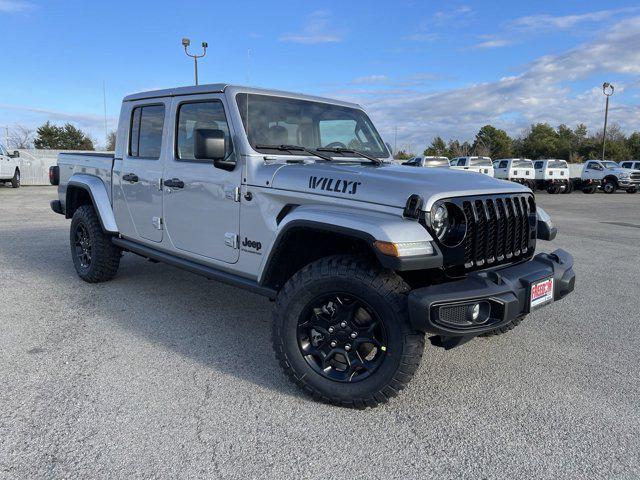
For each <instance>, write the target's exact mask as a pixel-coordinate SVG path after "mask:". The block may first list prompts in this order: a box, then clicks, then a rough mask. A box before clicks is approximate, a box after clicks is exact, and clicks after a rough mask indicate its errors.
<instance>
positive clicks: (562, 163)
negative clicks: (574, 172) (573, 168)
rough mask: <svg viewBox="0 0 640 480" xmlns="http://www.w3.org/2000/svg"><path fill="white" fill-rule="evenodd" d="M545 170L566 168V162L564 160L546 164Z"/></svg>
mask: <svg viewBox="0 0 640 480" xmlns="http://www.w3.org/2000/svg"><path fill="white" fill-rule="evenodd" d="M547 168H568V167H567V162H565V161H564V160H556V161H554V162H549V163H547Z"/></svg>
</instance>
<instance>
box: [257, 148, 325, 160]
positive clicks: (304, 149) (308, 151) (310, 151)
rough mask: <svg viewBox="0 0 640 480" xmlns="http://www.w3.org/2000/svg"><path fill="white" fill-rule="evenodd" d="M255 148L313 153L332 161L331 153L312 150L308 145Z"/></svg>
mask: <svg viewBox="0 0 640 480" xmlns="http://www.w3.org/2000/svg"><path fill="white" fill-rule="evenodd" d="M255 148H257V149H259V150H279V151H282V152H304V153H308V154H309V155H313V156H315V157H320V158H321V159H323V160H326V161H328V162H330V161H331V157H330V156H329V155H322V154H321V153H318V152H316V151H315V150H311V149H309V148H306V147H302V146H300V145H256V146H255Z"/></svg>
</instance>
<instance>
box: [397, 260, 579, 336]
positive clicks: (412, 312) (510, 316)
mask: <svg viewBox="0 0 640 480" xmlns="http://www.w3.org/2000/svg"><path fill="white" fill-rule="evenodd" d="M572 267H573V258H572V257H571V255H570V254H569V253H568V252H565V251H564V250H556V251H555V252H553V253H549V254H547V253H539V254H538V255H536V256H535V257H534V258H532V259H531V260H529V261H527V262H523V263H519V264H516V265H512V266H508V267H504V268H496V269H493V270H485V271H482V272H474V273H471V274H469V275H468V276H467V277H466V278H465V279H463V280H457V281H453V282H449V283H442V284H439V285H432V286H429V287H423V288H417V289H415V290H413V291H412V292H411V293H410V294H409V298H408V306H409V319H410V321H411V324H412V326H413V327H414V328H415V329H417V330H420V331H423V332H427V333H433V334H436V335H439V336H440V337H441V338H449V339H451V338H452V337H456V338H458V339H470V338H473V337H475V336H477V335H480V334H482V333H485V332H488V331H491V330H493V329H495V328H497V327H500V326H503V325H505V324H507V323H509V322H511V321H512V320H514V319H516V318H517V317H520V316H522V315H525V314H527V313H529V311H530V307H529V303H530V296H531V284H532V283H535V282H537V281H539V280H543V279H546V278H553V279H554V288H553V300H554V301H557V300H560V299H562V298H564V297H565V296H567V295H568V294H569V293H571V292H572V291H573V289H574V285H575V273H574V272H573V268H572ZM473 303H482V304H483V305H484V306H487V305H488V306H489V307H490V308H489V309H488V313H487V317H488V318H487V320H486V321H485V322H483V323H482V324H477V323H472V322H458V323H455V324H454V323H451V322H449V321H445V320H443V319H442V318H441V312H442V311H443V310H442V308H441V307H461V308H464V307H465V306H467V305H469V304H473ZM483 308H484V307H483ZM457 343H460V342H457ZM457 343H456V344H457ZM454 346H455V345H454Z"/></svg>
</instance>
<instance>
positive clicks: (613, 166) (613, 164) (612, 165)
mask: <svg viewBox="0 0 640 480" xmlns="http://www.w3.org/2000/svg"><path fill="white" fill-rule="evenodd" d="M602 164H603V165H604V166H605V168H607V169H609V170H615V169H616V168H620V165H618V164H617V163H616V162H602Z"/></svg>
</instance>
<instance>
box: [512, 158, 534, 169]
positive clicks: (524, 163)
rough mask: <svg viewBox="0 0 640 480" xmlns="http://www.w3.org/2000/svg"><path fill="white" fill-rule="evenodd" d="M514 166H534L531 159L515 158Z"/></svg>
mask: <svg viewBox="0 0 640 480" xmlns="http://www.w3.org/2000/svg"><path fill="white" fill-rule="evenodd" d="M511 166H512V167H513V168H533V162H532V161H531V160H514V161H513V162H511Z"/></svg>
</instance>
